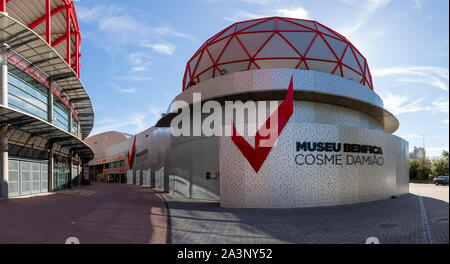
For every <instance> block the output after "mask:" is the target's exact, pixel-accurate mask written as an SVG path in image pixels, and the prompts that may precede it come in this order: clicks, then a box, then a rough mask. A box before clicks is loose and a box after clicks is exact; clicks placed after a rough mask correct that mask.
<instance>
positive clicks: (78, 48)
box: [75, 32, 80, 77]
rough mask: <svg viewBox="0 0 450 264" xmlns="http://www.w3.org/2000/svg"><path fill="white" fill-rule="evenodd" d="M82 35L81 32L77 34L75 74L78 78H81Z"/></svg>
mask: <svg viewBox="0 0 450 264" xmlns="http://www.w3.org/2000/svg"><path fill="white" fill-rule="evenodd" d="M79 56H80V35H79V32H76V33H75V72H76V73H77V75H78V77H80V65H79V63H80V61H79V59H78V58H79Z"/></svg>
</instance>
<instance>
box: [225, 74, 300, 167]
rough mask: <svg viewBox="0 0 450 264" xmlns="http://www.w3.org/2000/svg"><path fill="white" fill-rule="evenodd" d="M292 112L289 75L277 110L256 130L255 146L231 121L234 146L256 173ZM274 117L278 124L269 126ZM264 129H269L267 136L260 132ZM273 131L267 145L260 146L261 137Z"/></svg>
mask: <svg viewBox="0 0 450 264" xmlns="http://www.w3.org/2000/svg"><path fill="white" fill-rule="evenodd" d="M293 112H294V84H293V77H291V82H290V83H289V88H288V91H287V94H286V98H285V99H284V101H283V102H282V103H281V104H280V106H279V107H278V108H277V110H275V112H273V114H272V115H271V116H270V117H269V118H268V119H267V120H266V122H265V123H264V125H262V126H261V127H260V128H259V129H258V131H257V132H256V135H255V148H253V147H252V146H251V145H250V144H249V143H248V142H247V141H246V140H245V139H244V138H243V137H242V136H240V135H239V134H238V133H237V131H236V127H235V125H234V122H233V134H232V136H231V139H232V140H233V142H234V144H236V146H237V147H238V148H239V150H240V151H241V152H242V154H243V155H244V157H245V158H246V159H247V161H248V162H249V163H250V165H251V166H252V167H253V169H254V170H255V172H256V173H258V171H259V169H261V166H262V165H263V164H264V161H265V160H266V159H267V156H268V155H269V153H270V151H271V150H272V147H273V146H274V144H275V142H276V140H277V139H278V136H279V135H280V134H281V131H283V128H284V126H285V125H286V123H287V122H288V121H289V119H290V118H291V116H292V113H293ZM276 117H278V126H276V127H273V128H271V127H270V121H271V119H272V118H276ZM266 129H268V130H269V132H270V134H268V135H267V136H262V135H261V134H262V133H261V132H262V131H263V130H266ZM276 129H278V131H276ZM274 130H275V131H274ZM274 132H278V133H277V134H276V137H275V139H274V140H272V141H270V142H269V145H268V146H261V145H260V141H261V139H265V138H266V139H267V138H268V137H269V135H271V134H273V133H274ZM265 145H267V144H265Z"/></svg>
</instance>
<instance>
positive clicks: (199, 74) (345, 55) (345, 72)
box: [183, 17, 373, 91]
mask: <svg viewBox="0 0 450 264" xmlns="http://www.w3.org/2000/svg"><path fill="white" fill-rule="evenodd" d="M264 68H291V69H305V70H315V71H320V72H326V73H330V74H336V75H339V76H341V77H344V78H348V79H351V80H353V81H356V82H358V83H360V84H362V85H365V86H367V87H369V88H370V89H372V90H373V85H372V77H371V75H370V70H369V66H368V65H367V60H366V59H365V58H364V56H363V55H362V54H361V53H360V52H359V51H358V50H357V49H356V48H355V46H354V45H353V44H352V43H350V41H348V40H347V39H346V38H345V37H344V36H342V35H341V34H339V33H337V32H336V31H334V30H332V29H330V28H328V27H326V26H324V25H322V24H320V23H318V22H316V21H311V20H303V19H293V18H284V17H269V18H261V19H254V20H248V21H243V22H238V23H235V24H233V25H231V26H229V27H227V28H225V29H224V30H222V31H221V32H219V33H217V34H216V35H214V36H213V37H211V38H210V39H208V40H207V41H206V42H205V43H204V44H203V45H202V46H201V47H200V49H199V50H198V51H197V52H196V53H195V54H194V56H193V57H192V58H191V59H190V60H189V61H188V63H187V65H186V71H185V73H184V78H183V91H184V90H186V89H188V88H189V87H190V86H192V85H195V84H197V83H199V82H202V81H205V80H208V79H211V78H214V77H217V76H221V75H225V74H227V73H232V72H239V71H246V70H251V69H264Z"/></svg>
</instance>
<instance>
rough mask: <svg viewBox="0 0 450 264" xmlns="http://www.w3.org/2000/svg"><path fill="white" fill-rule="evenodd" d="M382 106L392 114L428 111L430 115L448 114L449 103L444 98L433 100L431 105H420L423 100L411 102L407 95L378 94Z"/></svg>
mask: <svg viewBox="0 0 450 264" xmlns="http://www.w3.org/2000/svg"><path fill="white" fill-rule="evenodd" d="M380 95H381V97H382V98H383V102H384V106H385V107H386V108H387V109H388V110H389V111H391V112H392V113H393V114H403V113H412V112H418V111H430V112H432V113H448V112H449V110H448V107H449V102H448V99H446V98H445V97H440V98H438V99H436V100H434V101H433V102H432V103H431V105H429V106H424V105H421V103H422V102H423V99H424V98H425V97H423V98H419V99H417V100H414V101H412V100H411V99H410V98H409V97H408V96H407V95H394V94H392V93H390V92H385V93H382V94H380Z"/></svg>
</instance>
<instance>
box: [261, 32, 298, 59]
mask: <svg viewBox="0 0 450 264" xmlns="http://www.w3.org/2000/svg"><path fill="white" fill-rule="evenodd" d="M277 57H278V58H299V57H300V55H299V54H298V53H297V52H295V50H294V49H292V47H291V46H290V45H289V44H288V43H287V42H286V41H285V40H284V39H283V38H281V37H280V36H279V35H278V34H275V35H273V37H272V38H271V39H270V40H269V42H267V43H266V45H264V47H263V48H262V49H261V50H260V51H259V52H258V54H257V55H256V58H277Z"/></svg>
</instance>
